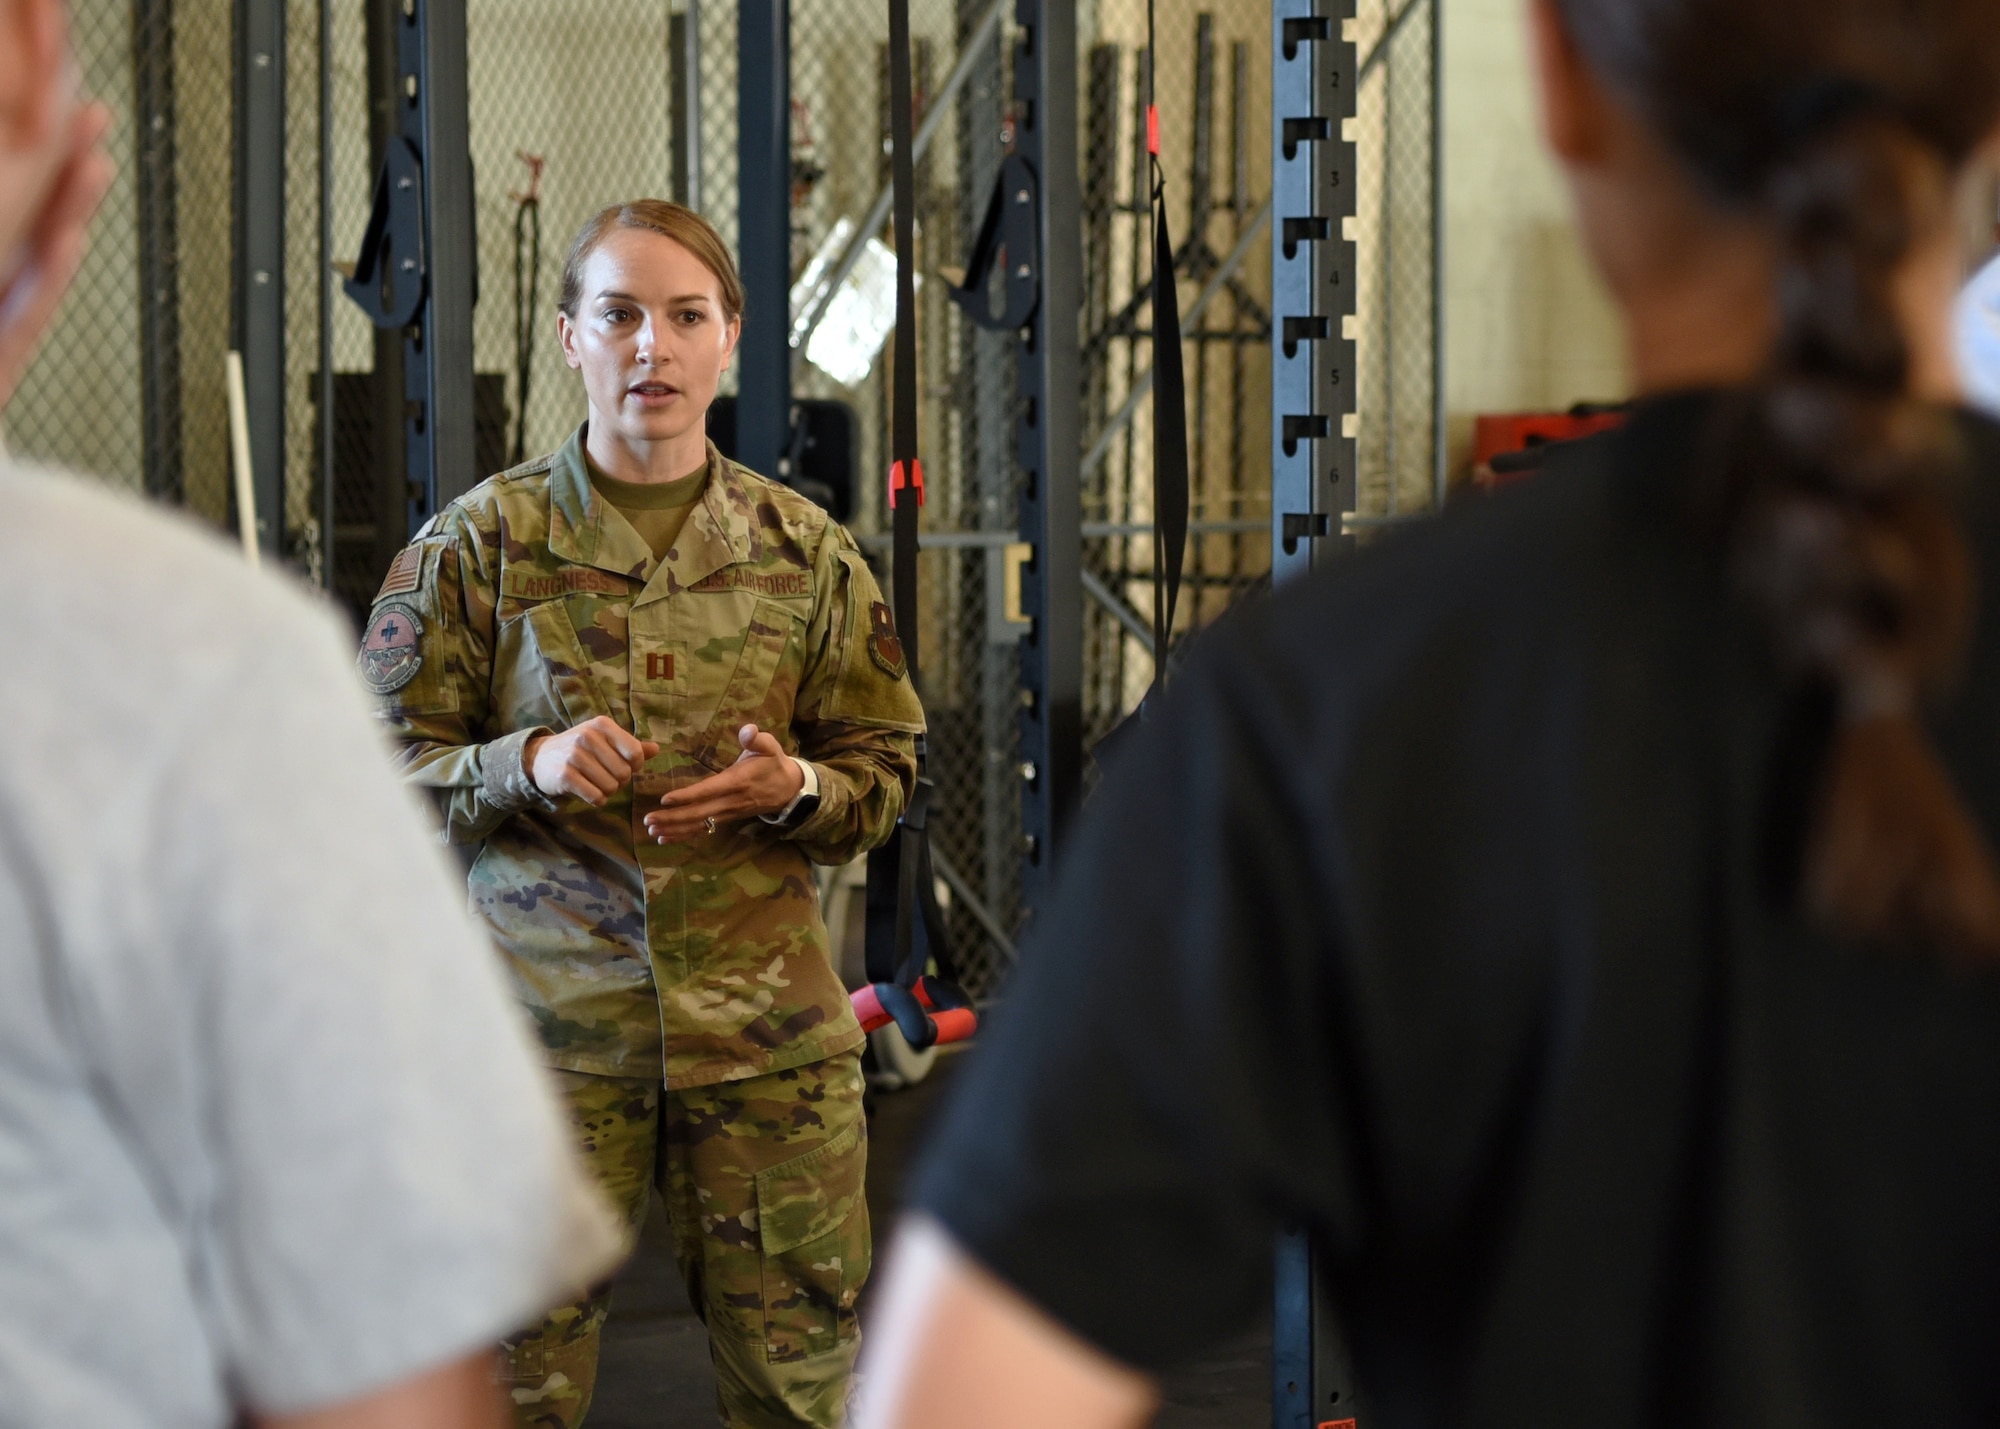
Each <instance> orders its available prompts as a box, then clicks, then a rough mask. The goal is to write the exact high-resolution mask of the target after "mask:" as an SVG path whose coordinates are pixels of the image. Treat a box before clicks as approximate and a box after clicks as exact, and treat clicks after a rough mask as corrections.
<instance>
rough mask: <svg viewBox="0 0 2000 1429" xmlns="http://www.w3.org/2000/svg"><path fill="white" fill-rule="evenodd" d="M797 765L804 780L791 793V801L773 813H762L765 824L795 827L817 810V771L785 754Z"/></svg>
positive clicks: (788, 827)
mask: <svg viewBox="0 0 2000 1429" xmlns="http://www.w3.org/2000/svg"><path fill="white" fill-rule="evenodd" d="M785 757H786V758H787V759H791V761H792V763H794V764H796V765H798V766H799V773H800V775H802V776H803V777H804V780H805V782H804V783H802V784H800V785H799V792H798V793H796V794H794V795H792V802H791V803H789V804H787V805H785V807H784V808H782V809H780V810H778V812H777V813H775V814H765V815H763V816H762V817H763V820H764V822H765V823H767V824H773V825H775V826H777V827H778V828H781V829H795V828H797V827H798V826H799V825H800V824H803V823H804V822H805V821H806V820H807V819H810V818H811V817H812V816H813V815H814V814H816V813H818V812H819V771H818V770H817V769H815V768H813V767H812V765H811V764H809V763H807V762H806V761H805V760H803V759H797V758H793V756H791V755H786V756H785Z"/></svg>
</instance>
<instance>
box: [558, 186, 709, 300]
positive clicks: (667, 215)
mask: <svg viewBox="0 0 2000 1429" xmlns="http://www.w3.org/2000/svg"><path fill="white" fill-rule="evenodd" d="M613 228H643V229H645V230H646V231H648V232H649V233H657V234H659V235H660V236H661V237H662V238H671V239H673V241H674V242H676V243H678V244H680V246H681V247H683V248H685V249H687V251H688V252H690V253H692V254H694V256H695V257H696V258H698V259H700V260H701V265H702V267H704V268H706V269H708V271H709V272H711V273H713V274H715V280H716V282H718V283H720V284H721V285H722V314H723V316H724V317H726V318H728V319H730V320H731V321H734V320H735V319H737V318H740V317H742V316H743V280H742V279H741V278H740V277H738V276H737V274H736V260H735V259H734V258H732V257H730V256H729V246H728V245H727V244H725V243H724V242H723V241H722V235H721V234H719V233H717V232H716V231H715V227H714V225H712V224H711V223H710V222H709V221H708V220H707V219H705V218H703V217H702V216H701V215H700V214H698V213H696V212H695V211H694V210H693V209H691V208H688V207H687V206H686V205H684V204H678V203H673V202H670V201H669V200H667V199H663V198H639V199H633V200H632V201H631V202H629V203H614V204H612V205H611V206H610V207H609V208H601V209H599V210H598V211H597V212H596V213H594V214H592V215H591V216H590V217H589V218H588V219H586V220H585V221H584V225H583V227H581V228H579V229H578V230H577V231H576V237H575V238H574V239H572V240H571V242H570V245H569V256H568V257H566V258H564V259H563V266H562V286H561V288H560V289H558V290H557V293H556V307H557V308H558V309H560V310H561V311H562V313H563V314H564V316H566V317H569V318H572V319H574V318H575V317H576V305H577V304H578V303H580V302H582V301H583V265H584V264H585V263H587V262H588V261H590V255H591V254H592V253H594V252H596V251H597V245H598V244H600V243H602V242H603V241H604V235H605V234H607V233H609V232H610V231H611V230H612V229H613Z"/></svg>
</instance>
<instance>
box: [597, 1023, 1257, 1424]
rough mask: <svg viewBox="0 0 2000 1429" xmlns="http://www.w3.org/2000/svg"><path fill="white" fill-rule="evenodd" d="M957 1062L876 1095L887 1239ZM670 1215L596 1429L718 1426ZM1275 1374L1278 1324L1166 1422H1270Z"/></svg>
mask: <svg viewBox="0 0 2000 1429" xmlns="http://www.w3.org/2000/svg"><path fill="white" fill-rule="evenodd" d="M952 1066H953V1061H952V1059H949V1058H947V1059H941V1060H940V1061H939V1062H938V1064H937V1069H936V1071H935V1072H933V1073H932V1075H931V1076H930V1077H929V1078H928V1079H927V1080H925V1081H924V1082H923V1083H922V1084H921V1085H919V1086H916V1087H913V1088H911V1089H909V1090H907V1091H901V1092H895V1093H892V1094H890V1095H888V1096H882V1097H878V1098H876V1099H875V1103H874V1113H873V1115H872V1116H871V1118H870V1120H869V1124H868V1132H869V1143H868V1150H869V1166H868V1205H869V1212H870V1214H871V1215H872V1216H873V1218H874V1223H875V1233H876V1244H877V1246H878V1247H879V1246H881V1245H884V1244H886V1243H887V1242H888V1239H889V1236H890V1235H891V1233H892V1230H893V1226H894V1224H895V1217H896V1212H897V1209H898V1201H899V1199H900V1195H899V1193H900V1191H901V1189H902V1184H903V1176H904V1173H905V1171H906V1170H907V1168H908V1166H909V1163H910V1160H911V1157H912V1155H913V1154H914V1149H915V1147H916V1145H917V1143H918V1140H919V1138H920V1137H921V1136H922V1133H923V1128H924V1124H925V1122H926V1121H927V1120H928V1119H929V1117H930V1114H931V1112H932V1110H933V1109H934V1108H935V1107H936V1106H937V1105H938V1103H939V1101H940V1100H941V1098H942V1095H943V1092H944V1089H945V1087H946V1086H947V1085H948V1084H949V1082H950V1073H951V1068H952ZM665 1221H666V1216H665V1212H664V1211H663V1210H662V1209H661V1207H660V1206H659V1205H658V1204H655V1205H654V1207H653V1214H652V1215H651V1216H650V1217H648V1218H647V1222H646V1230H645V1232H644V1234H643V1235H642V1236H641V1238H640V1244H639V1250H638V1253H637V1254H636V1255H634V1256H633V1257H632V1261H631V1263H630V1264H629V1265H627V1266H626V1267H625V1270H624V1273H623V1274H621V1275H620V1276H619V1278H618V1283H617V1287H616V1289H615V1290H614V1291H613V1293H612V1301H611V1321H610V1323H609V1324H608V1325H607V1326H606V1327H605V1332H604V1359H603V1363H602V1366H601V1367H600V1368H599V1370H598V1376H597V1399H596V1402H595V1404H594V1406H593V1407H592V1409H591V1411H590V1418H589V1421H588V1429H715V1422H716V1420H715V1389H714V1379H713V1377H712V1375H711V1373H710V1371H709V1366H708V1341H707V1339H706V1337H705V1336H704V1335H703V1333H702V1328H701V1322H700V1321H699V1320H697V1319H696V1318H695V1315H694V1311H693V1309H692V1308H691V1307H690V1306H689V1305H688V1301H687V1296H686V1294H685V1293H683V1291H682V1289H681V1284H680V1276H679V1273H678V1272H677V1271H676V1270H675V1269H674V1260H673V1251H672V1248H671V1247H670V1245H669V1243H668V1240H667V1235H666V1226H665ZM864 1303H865V1302H864ZM865 1313H866V1312H865V1309H864V1316H865ZM1270 1374H1271V1371H1270V1332H1269V1330H1268V1328H1263V1329H1260V1330H1259V1331H1258V1332H1256V1333H1254V1334H1252V1335H1249V1336H1246V1337H1245V1338H1244V1339H1243V1340H1242V1341H1240V1342H1238V1343H1236V1344H1233V1345H1229V1346H1226V1347H1224V1348H1223V1349H1221V1350H1219V1351H1217V1352H1216V1353H1215V1354H1214V1355H1212V1356H1210V1357H1209V1358H1207V1359H1205V1360H1202V1361H1200V1362H1198V1363H1195V1364H1191V1365H1189V1366H1187V1367H1186V1368H1184V1369H1182V1370H1180V1371H1177V1372H1176V1373H1175V1374H1173V1375H1172V1376H1170V1377H1169V1379H1168V1380H1167V1383H1166V1393H1167V1403H1166V1407H1165V1408H1164V1409H1163V1410H1162V1411H1161V1413H1160V1416H1159V1418H1158V1420H1157V1421H1155V1422H1156V1423H1157V1424H1158V1425H1159V1426H1160V1429H1267V1426H1268V1425H1269V1424H1270V1422H1271V1403H1270Z"/></svg>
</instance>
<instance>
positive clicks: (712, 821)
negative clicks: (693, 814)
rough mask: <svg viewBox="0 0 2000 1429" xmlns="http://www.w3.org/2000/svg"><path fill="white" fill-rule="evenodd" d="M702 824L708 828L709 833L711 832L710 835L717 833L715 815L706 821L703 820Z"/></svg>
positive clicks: (711, 815)
mask: <svg viewBox="0 0 2000 1429" xmlns="http://www.w3.org/2000/svg"><path fill="white" fill-rule="evenodd" d="M702 824H703V826H704V827H706V828H707V830H708V831H709V832H710V833H714V832H715V815H713V814H710V815H709V816H708V817H707V818H706V819H703V820H702Z"/></svg>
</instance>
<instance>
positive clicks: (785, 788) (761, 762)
mask: <svg viewBox="0 0 2000 1429" xmlns="http://www.w3.org/2000/svg"><path fill="white" fill-rule="evenodd" d="M736 742H737V743H738V744H739V745H741V746H742V748H743V752H742V753H741V754H740V755H738V756H737V757H736V762H735V763H734V764H732V765H730V766H729V768H727V769H725V770H723V771H722V772H721V773H720V774H711V775H710V776H709V777H708V778H706V779H704V780H702V781H701V782H700V783H698V784H690V785H688V786H687V788H685V789H676V790H674V791H673V792H672V793H669V794H665V795H662V796H661V798H660V808H659V812H657V813H652V814H648V815H646V832H647V833H649V834H651V835H652V836H653V839H654V841H655V842H657V843H663V844H674V843H691V842H692V841H694V840H695V839H697V838H700V837H702V836H704V835H706V834H709V833H712V832H714V830H713V829H711V828H710V827H709V820H711V819H713V820H714V821H715V825H716V827H717V828H719V827H721V826H722V825H723V824H730V823H735V822H737V821H738V820H740V819H754V818H759V817H761V816H763V815H765V814H775V813H777V812H778V811H779V810H780V809H782V808H784V807H785V805H787V804H789V803H791V802H792V800H793V798H794V797H795V796H796V795H797V794H798V792H799V790H800V789H802V788H804V787H805V776H804V775H803V774H801V773H800V772H799V766H798V765H797V764H795V763H793V762H792V761H791V760H790V759H788V758H786V757H785V751H784V750H783V749H782V748H780V747H779V744H778V741H777V739H776V738H775V737H774V736H772V735H770V734H766V733H765V732H764V731H763V730H761V729H759V728H757V726H756V725H754V724H746V725H744V726H743V728H741V729H739V730H738V731H736Z"/></svg>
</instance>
